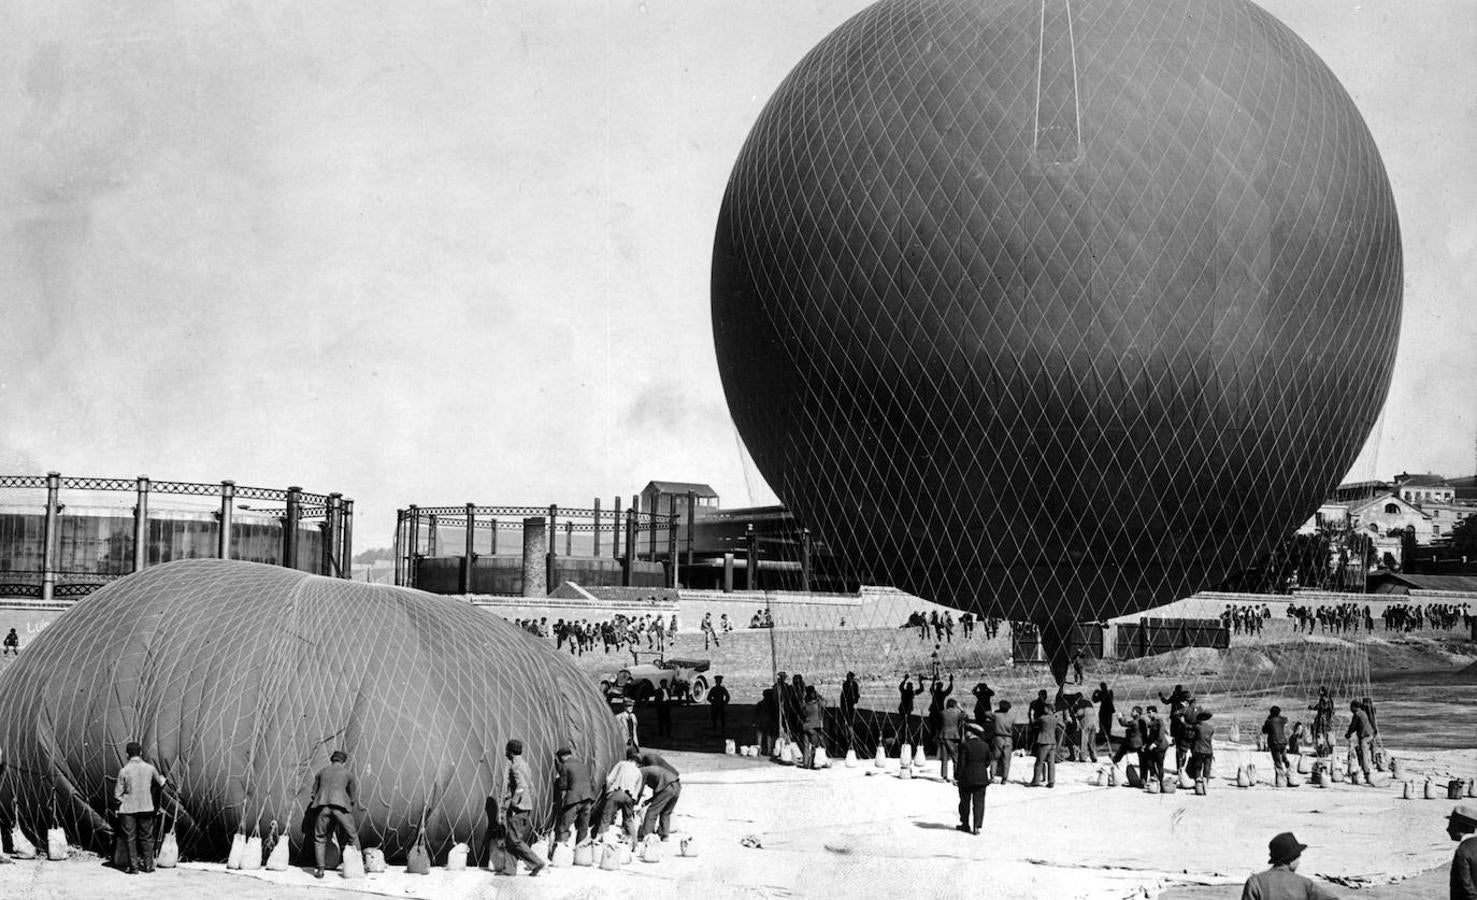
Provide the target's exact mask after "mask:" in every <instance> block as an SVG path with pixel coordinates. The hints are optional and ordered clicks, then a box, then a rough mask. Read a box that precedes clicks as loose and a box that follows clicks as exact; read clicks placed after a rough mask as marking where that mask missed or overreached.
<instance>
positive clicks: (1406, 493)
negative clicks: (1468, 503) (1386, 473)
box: [1395, 472, 1456, 506]
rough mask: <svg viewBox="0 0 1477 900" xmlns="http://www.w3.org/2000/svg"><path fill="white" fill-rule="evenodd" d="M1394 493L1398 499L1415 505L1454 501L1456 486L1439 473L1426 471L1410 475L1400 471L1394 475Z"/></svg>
mask: <svg viewBox="0 0 1477 900" xmlns="http://www.w3.org/2000/svg"><path fill="white" fill-rule="evenodd" d="M1395 493H1396V494H1397V495H1399V497H1400V499H1402V500H1404V501H1406V502H1407V503H1414V504H1415V505H1417V506H1424V505H1425V504H1427V503H1454V502H1455V501H1456V488H1455V487H1453V486H1452V484H1451V482H1449V481H1447V480H1446V479H1445V478H1443V477H1442V476H1440V475H1433V474H1431V473H1426V474H1425V475H1411V474H1409V473H1407V472H1402V473H1400V474H1399V475H1396V476H1395Z"/></svg>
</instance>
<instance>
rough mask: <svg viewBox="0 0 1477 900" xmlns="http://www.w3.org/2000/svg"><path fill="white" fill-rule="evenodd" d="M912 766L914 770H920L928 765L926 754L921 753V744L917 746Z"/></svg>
mask: <svg viewBox="0 0 1477 900" xmlns="http://www.w3.org/2000/svg"><path fill="white" fill-rule="evenodd" d="M913 765H914V767H915V768H919V769H922V768H924V767H925V766H927V765H928V754H927V753H924V752H923V745H922V744H919V745H918V750H917V752H916V753H914V755H913Z"/></svg>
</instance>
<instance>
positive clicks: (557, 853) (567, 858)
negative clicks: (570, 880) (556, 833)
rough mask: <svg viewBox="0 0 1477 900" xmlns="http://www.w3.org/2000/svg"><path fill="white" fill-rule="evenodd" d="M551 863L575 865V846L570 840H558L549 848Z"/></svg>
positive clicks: (554, 864)
mask: <svg viewBox="0 0 1477 900" xmlns="http://www.w3.org/2000/svg"><path fill="white" fill-rule="evenodd" d="M549 865H551V866H572V865H574V847H572V846H570V845H569V843H568V842H564V841H556V842H554V844H553V846H551V847H550V848H549Z"/></svg>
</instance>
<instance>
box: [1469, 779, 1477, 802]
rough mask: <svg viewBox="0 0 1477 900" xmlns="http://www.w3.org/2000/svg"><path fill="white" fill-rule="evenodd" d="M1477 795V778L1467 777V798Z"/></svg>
mask: <svg viewBox="0 0 1477 900" xmlns="http://www.w3.org/2000/svg"><path fill="white" fill-rule="evenodd" d="M1473 797H1477V778H1468V779H1467V798H1468V799H1471V798H1473Z"/></svg>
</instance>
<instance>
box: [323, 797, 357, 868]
mask: <svg viewBox="0 0 1477 900" xmlns="http://www.w3.org/2000/svg"><path fill="white" fill-rule="evenodd" d="M335 824H336V825H338V827H339V828H341V829H343V833H344V834H345V835H346V837H345V838H344V839H345V840H347V841H348V842H349V843H350V844H352V845H354V846H355V847H357V846H359V829H358V828H356V827H355V826H354V817H353V816H351V815H349V811H348V810H346V809H344V808H343V807H342V806H320V807H318V815H317V816H315V817H314V819H313V859H314V860H316V861H317V863H318V868H320V869H321V868H323V848H324V847H325V846H327V844H328V831H329V829H331V828H333V826H334V825H335Z"/></svg>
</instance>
